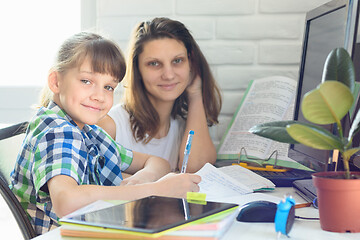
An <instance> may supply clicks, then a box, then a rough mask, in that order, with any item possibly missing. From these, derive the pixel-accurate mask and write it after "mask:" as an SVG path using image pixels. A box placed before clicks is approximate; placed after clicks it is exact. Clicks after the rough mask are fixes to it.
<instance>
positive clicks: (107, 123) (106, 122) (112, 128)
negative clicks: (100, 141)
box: [96, 115, 116, 139]
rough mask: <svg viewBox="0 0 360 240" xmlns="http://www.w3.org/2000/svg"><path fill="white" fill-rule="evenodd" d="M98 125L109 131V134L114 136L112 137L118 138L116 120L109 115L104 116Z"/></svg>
mask: <svg viewBox="0 0 360 240" xmlns="http://www.w3.org/2000/svg"><path fill="white" fill-rule="evenodd" d="M96 125H98V126H99V127H101V128H102V129H104V130H105V131H106V132H107V134H109V135H110V137H112V139H115V138H116V125H115V121H114V120H113V119H112V118H111V117H110V116H109V115H106V116H105V117H103V118H102V119H101V120H100V121H98V122H97V123H96Z"/></svg>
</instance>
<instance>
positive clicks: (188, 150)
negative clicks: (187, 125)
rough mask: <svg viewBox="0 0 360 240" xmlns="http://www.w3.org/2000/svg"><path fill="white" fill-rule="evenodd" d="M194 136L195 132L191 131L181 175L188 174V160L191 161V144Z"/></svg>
mask: <svg viewBox="0 0 360 240" xmlns="http://www.w3.org/2000/svg"><path fill="white" fill-rule="evenodd" d="M193 136H194V131H193V130H190V131H189V135H188V138H187V141H186V146H185V151H184V160H183V163H182V166H181V173H185V172H186V167H187V163H188V159H189V154H190V149H191V142H192V138H193Z"/></svg>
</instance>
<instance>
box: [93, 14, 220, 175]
mask: <svg viewBox="0 0 360 240" xmlns="http://www.w3.org/2000/svg"><path fill="white" fill-rule="evenodd" d="M125 79H126V82H125V101H124V104H123V105H117V106H115V107H114V108H113V109H111V110H110V112H109V114H108V116H107V117H105V118H104V119H102V120H101V121H100V122H99V123H98V124H99V125H100V126H101V127H103V128H104V129H105V130H106V131H107V132H108V133H109V134H110V135H111V136H112V137H113V138H114V139H115V140H116V141H117V142H119V143H120V144H122V145H123V146H125V147H127V148H131V149H133V150H136V151H140V152H148V153H151V154H153V155H156V156H159V157H162V158H164V159H166V160H168V161H169V163H170V166H171V170H172V171H176V170H178V169H181V165H182V161H183V157H184V149H185V144H186V140H187V135H188V133H189V130H193V131H194V132H195V134H194V137H193V143H192V148H191V153H190V157H189V162H188V167H187V171H188V172H195V171H197V170H199V169H200V168H201V167H202V166H203V165H204V164H205V163H206V162H210V163H214V162H215V161H216V149H215V147H214V144H213V142H212V140H211V138H210V135H209V129H208V126H211V125H213V124H215V123H218V120H217V117H218V115H219V112H220V107H221V96H220V92H219V89H218V87H217V86H216V83H215V80H214V78H213V76H212V74H211V71H210V68H209V65H208V63H207V61H206V59H205V57H204V55H203V54H202V52H201V50H200V48H199V46H198V45H197V44H196V42H195V40H194V38H193V37H192V36H191V34H190V32H189V31H188V29H187V28H186V27H185V26H184V25H183V24H182V23H180V22H178V21H174V20H171V19H168V18H155V19H153V20H152V21H150V22H142V23H140V24H139V25H138V26H137V27H136V28H135V31H134V33H133V35H132V40H131V43H130V50H129V59H128V68H127V72H126V75H125Z"/></svg>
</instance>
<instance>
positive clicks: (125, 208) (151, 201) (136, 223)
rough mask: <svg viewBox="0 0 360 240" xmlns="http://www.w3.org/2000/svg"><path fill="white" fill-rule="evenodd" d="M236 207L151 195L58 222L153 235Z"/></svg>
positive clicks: (234, 205)
mask: <svg viewBox="0 0 360 240" xmlns="http://www.w3.org/2000/svg"><path fill="white" fill-rule="evenodd" d="M237 207H238V205H237V204H230V203H220V202H191V201H187V200H186V199H181V198H169V197H159V196H151V197H147V198H143V199H139V200H134V201H130V202H126V203H122V204H119V205H115V206H111V207H108V208H104V209H101V210H96V211H92V212H87V213H84V214H80V215H75V216H70V217H65V218H61V219H60V223H62V224H64V223H65V224H66V223H70V224H80V225H82V226H84V225H85V226H92V227H100V228H103V229H116V230H124V231H132V232H138V233H149V234H155V233H160V232H163V231H166V230H169V229H172V228H175V227H177V226H180V225H183V224H186V223H190V222H193V221H196V220H199V219H203V218H205V217H208V216H209V217H210V216H213V215H215V214H218V213H219V214H220V213H223V212H225V211H227V210H229V211H231V210H232V209H233V210H235V209H236V208H237Z"/></svg>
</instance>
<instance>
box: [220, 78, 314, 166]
mask: <svg viewBox="0 0 360 240" xmlns="http://www.w3.org/2000/svg"><path fill="white" fill-rule="evenodd" d="M296 86H297V81H296V80H294V79H291V78H288V77H281V76H273V77H266V78H261V79H256V80H253V81H251V82H250V84H249V86H248V88H247V90H246V92H245V94H244V97H243V99H242V100H241V102H240V104H239V106H238V108H237V110H236V112H235V114H234V117H233V119H232V120H231V122H230V124H229V126H228V128H227V130H226V132H225V134H224V136H223V138H222V139H221V141H220V144H219V146H218V149H217V153H218V155H217V159H218V161H232V162H238V161H240V160H241V161H246V162H257V163H264V161H263V160H253V158H255V159H268V158H269V157H270V156H272V158H271V159H269V160H268V161H267V162H266V164H268V165H275V154H274V155H272V153H273V152H274V151H275V150H276V151H277V160H276V165H277V166H281V167H286V168H297V169H303V170H309V169H308V168H306V167H305V166H303V165H301V164H299V163H297V162H295V161H293V160H292V159H290V158H289V157H288V149H289V144H286V143H279V142H276V141H273V140H270V139H266V138H262V137H259V136H256V135H255V134H252V133H250V132H249V129H250V128H251V127H252V126H254V125H257V124H261V123H265V122H272V121H283V120H291V119H293V111H294V101H295V95H296ZM240 153H241V154H240ZM245 153H246V154H245Z"/></svg>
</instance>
